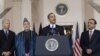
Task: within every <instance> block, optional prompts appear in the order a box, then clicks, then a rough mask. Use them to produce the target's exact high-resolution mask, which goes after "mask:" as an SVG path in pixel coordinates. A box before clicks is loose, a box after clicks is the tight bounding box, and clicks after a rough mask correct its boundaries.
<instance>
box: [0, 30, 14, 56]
mask: <svg viewBox="0 0 100 56" xmlns="http://www.w3.org/2000/svg"><path fill="white" fill-rule="evenodd" d="M14 44H15V33H14V32H12V31H10V30H9V34H8V37H6V35H5V33H4V30H0V56H1V54H2V52H3V51H10V52H12V55H11V56H13V54H14Z"/></svg>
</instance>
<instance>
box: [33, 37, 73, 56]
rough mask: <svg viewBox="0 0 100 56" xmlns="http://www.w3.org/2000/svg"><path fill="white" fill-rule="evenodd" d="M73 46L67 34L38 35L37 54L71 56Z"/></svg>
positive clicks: (39, 55)
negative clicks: (71, 46)
mask: <svg viewBox="0 0 100 56" xmlns="http://www.w3.org/2000/svg"><path fill="white" fill-rule="evenodd" d="M71 54H72V52H71V48H70V45H69V40H68V37H66V36H38V37H37V38H36V48H35V55H36V56H71Z"/></svg>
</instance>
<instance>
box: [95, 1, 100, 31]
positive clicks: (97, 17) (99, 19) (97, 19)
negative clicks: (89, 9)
mask: <svg viewBox="0 0 100 56" xmlns="http://www.w3.org/2000/svg"><path fill="white" fill-rule="evenodd" d="M94 2H95V3H97V4H98V5H100V0H94ZM94 18H95V19H96V21H97V26H96V29H99V30H100V14H99V13H98V12H97V11H96V10H95V9H94Z"/></svg>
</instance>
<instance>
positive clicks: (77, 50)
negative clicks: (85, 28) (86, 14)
mask: <svg viewBox="0 0 100 56" xmlns="http://www.w3.org/2000/svg"><path fill="white" fill-rule="evenodd" d="M73 52H74V54H73V56H81V48H80V39H79V29H78V23H77V26H76V37H75V42H74V47H73Z"/></svg>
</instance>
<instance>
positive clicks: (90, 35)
mask: <svg viewBox="0 0 100 56" xmlns="http://www.w3.org/2000/svg"><path fill="white" fill-rule="evenodd" d="M91 37H92V31H90V34H89V39H91Z"/></svg>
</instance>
